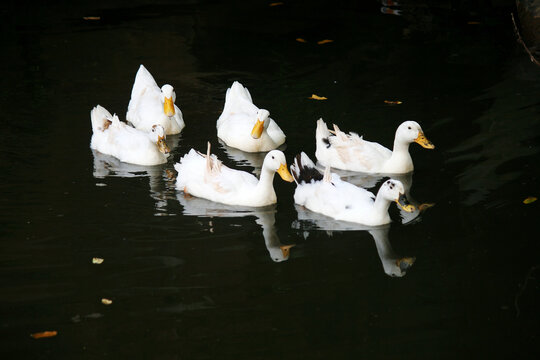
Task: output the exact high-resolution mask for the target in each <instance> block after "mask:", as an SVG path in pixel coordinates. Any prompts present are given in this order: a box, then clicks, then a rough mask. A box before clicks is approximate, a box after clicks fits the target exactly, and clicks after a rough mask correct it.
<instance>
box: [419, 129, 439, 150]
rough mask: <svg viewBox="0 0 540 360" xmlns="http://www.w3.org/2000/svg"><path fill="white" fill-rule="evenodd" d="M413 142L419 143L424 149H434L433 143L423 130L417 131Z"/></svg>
mask: <svg viewBox="0 0 540 360" xmlns="http://www.w3.org/2000/svg"><path fill="white" fill-rule="evenodd" d="M414 142H415V143H417V144H420V146H422V147H423V148H426V149H435V145H433V143H432V142H431V141H429V140H428V139H427V138H426V136H425V135H424V133H423V132H421V131H419V132H418V137H417V138H416V139H414Z"/></svg>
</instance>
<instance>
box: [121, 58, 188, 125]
mask: <svg viewBox="0 0 540 360" xmlns="http://www.w3.org/2000/svg"><path fill="white" fill-rule="evenodd" d="M175 101H176V93H175V92H174V89H173V87H172V86H171V85H169V84H165V85H163V86H162V87H161V88H160V87H159V86H158V85H157V83H156V81H155V80H154V78H153V77H152V75H151V74H150V72H148V70H146V68H145V67H144V66H143V65H141V66H140V67H139V70H138V71H137V75H136V76H135V82H134V83H133V89H132V90H131V100H130V101H129V105H128V111H127V114H126V119H127V121H129V122H130V123H131V124H133V126H134V127H136V128H137V129H140V130H144V131H150V130H151V129H152V126H154V125H156V124H157V125H161V126H162V127H163V129H165V134H167V135H173V134H178V133H180V132H181V131H182V129H183V128H184V126H185V124H184V119H183V117H182V112H181V111H180V109H179V108H178V106H176V105H175V104H174V102H175Z"/></svg>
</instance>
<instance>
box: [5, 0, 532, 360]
mask: <svg viewBox="0 0 540 360" xmlns="http://www.w3.org/2000/svg"><path fill="white" fill-rule="evenodd" d="M270 3H271V2H270V1H251V2H241V1H232V2H224V1H223V2H221V1H181V2H173V1H159V2H156V3H151V2H146V1H133V2H130V5H129V6H126V5H125V4H124V5H122V4H121V2H116V1H112V2H92V3H91V4H90V3H84V2H83V3H77V4H73V3H72V2H62V1H61V2H58V3H56V4H54V5H50V4H48V5H45V4H35V5H34V6H32V7H30V8H24V7H23V4H16V3H11V4H9V5H4V9H3V19H4V20H3V26H2V27H3V34H4V41H3V47H4V52H3V63H4V65H5V67H4V72H3V75H2V85H3V89H4V90H3V91H2V96H1V100H0V101H1V108H2V110H3V114H2V124H3V126H2V128H3V130H2V133H1V142H0V160H1V161H0V167H1V170H2V171H1V172H0V178H1V180H2V181H1V182H0V186H1V187H2V196H1V200H2V218H1V219H2V227H1V231H0V277H1V282H0V293H1V297H0V304H1V307H0V311H1V313H0V315H1V316H0V331H1V334H2V337H1V340H0V341H1V346H0V354H2V355H3V356H2V358H6V359H7V358H10V359H19V358H21V359H22V358H32V359H94V358H95V359H105V358H106V359H125V358H135V359H139V358H140V359H229V358H234V359H313V358H321V359H327V358H356V359H390V358H394V359H395V358H399V359H434V358H437V359H439V358H440V359H454V358H478V357H480V358H488V357H489V358H509V357H510V356H512V357H515V358H520V359H524V358H531V359H532V358H536V357H537V356H538V355H540V354H539V347H538V341H539V339H538V337H539V332H538V315H539V310H538V301H539V292H538V285H539V284H538V280H537V277H538V275H539V273H538V269H539V266H540V258H539V248H540V246H539V245H538V235H537V232H536V230H537V228H535V224H536V223H537V221H538V219H539V217H538V215H539V211H538V206H539V205H538V204H539V202H533V203H531V204H528V205H526V204H523V200H524V199H525V198H527V197H529V196H536V197H539V195H540V190H539V187H538V184H539V175H540V171H539V167H538V164H539V159H540V141H539V140H540V102H539V101H540V68H538V67H535V65H534V64H532V63H531V62H530V61H529V59H528V57H527V56H526V55H525V54H524V52H523V51H522V49H521V48H520V47H519V45H518V44H517V43H516V42H515V36H514V33H513V27H512V23H511V20H510V15H509V14H510V11H512V4H509V5H507V4H504V2H492V3H500V4H499V5H498V6H495V5H491V6H489V7H484V8H481V7H480V4H483V5H482V6H486V4H485V3H486V2H473V3H474V4H477V7H474V6H471V7H470V8H469V7H467V8H466V7H465V6H464V5H462V6H461V7H459V8H457V9H451V8H448V7H445V6H440V7H438V8H433V7H430V6H426V4H429V2H419V5H418V6H413V7H410V8H406V11H405V12H404V16H394V15H385V14H382V13H381V11H380V6H381V5H380V3H377V2H376V1H373V2H365V3H364V2H362V3H361V4H358V3H360V2H355V1H347V2H330V1H322V0H321V1H314V2H309V3H304V2H302V3H300V2H292V1H284V2H283V4H281V5H279V4H278V5H275V6H269V4H270ZM454 3H459V2H454ZM510 3H511V2H510ZM84 17H96V19H92V18H90V19H87V20H85V19H83V18H84ZM298 38H301V39H304V40H305V42H301V41H298V40H297V39H298ZM325 39H328V40H333V42H327V43H325V44H318V43H317V42H318V41H321V40H325ZM140 64H144V65H145V66H146V67H147V68H148V70H149V71H150V72H151V73H152V74H153V75H154V77H155V78H156V81H157V82H158V84H160V85H162V84H164V83H170V84H172V85H173V86H174V87H175V89H176V93H177V100H176V104H177V105H178V106H179V107H180V108H181V109H182V112H183V114H184V119H185V122H186V128H185V129H184V131H183V132H182V134H181V135H178V136H170V137H168V140H167V141H168V143H169V145H170V147H171V149H172V153H171V156H170V157H169V162H168V163H167V164H164V165H162V166H155V167H140V166H132V165H127V164H122V163H120V162H118V161H115V159H114V158H111V157H109V156H105V155H102V154H99V153H96V152H92V151H91V149H90V148H89V144H90V137H91V131H92V130H91V125H90V115H89V114H90V110H91V109H92V107H94V106H95V105H97V104H100V105H102V106H104V107H105V108H107V109H108V110H109V111H111V112H115V113H117V114H118V115H119V116H120V118H121V119H124V117H125V112H126V109H127V105H128V102H129V96H130V92H131V87H132V85H133V80H134V76H135V73H136V71H137V69H138V67H139V65H140ZM235 80H238V81H240V82H242V84H244V85H245V86H246V87H247V88H248V89H249V90H250V92H251V94H252V96H253V99H254V102H255V103H256V104H257V105H258V106H260V107H263V108H266V109H269V110H270V112H271V116H272V117H273V118H274V119H275V120H276V121H277V122H278V124H279V125H280V126H281V128H282V129H283V130H284V132H285V133H286V134H287V142H286V146H285V149H284V152H285V154H286V157H287V161H288V162H289V163H290V162H291V160H292V159H293V157H294V156H295V155H296V154H298V153H299V152H301V151H305V152H306V153H307V154H308V155H309V156H311V157H312V158H314V152H315V138H314V134H315V122H316V120H317V119H318V118H320V117H322V118H323V119H324V120H325V121H326V122H327V123H336V124H338V125H339V126H340V128H341V129H343V130H346V131H355V132H358V133H359V134H362V135H364V136H365V138H366V139H367V140H371V141H377V142H380V143H381V144H383V145H385V146H387V147H391V145H392V142H393V136H394V132H395V129H396V127H397V125H399V124H400V123H401V122H402V121H404V120H408V119H411V120H415V121H417V122H419V123H420V124H421V125H422V127H423V130H424V131H425V133H426V136H427V137H428V138H429V139H430V140H431V141H433V143H434V144H435V145H436V148H435V149H434V150H426V149H423V148H421V147H420V146H418V145H415V144H413V145H411V148H410V149H411V154H412V157H413V159H414V163H415V171H414V173H413V174H410V175H409V176H405V177H403V179H404V180H405V181H406V183H407V187H408V191H409V194H410V197H411V198H412V200H413V201H415V202H416V203H417V204H422V203H424V204H434V206H432V207H429V208H427V209H426V210H425V211H423V212H422V213H421V214H418V213H416V214H415V215H414V216H409V217H402V214H400V213H399V211H398V210H397V208H396V207H395V206H392V207H391V209H390V214H391V217H392V219H393V222H392V223H391V224H390V225H389V226H386V227H381V228H371V229H369V228H361V227H355V226H350V224H343V223H339V222H336V221H331V220H329V219H328V218H324V217H321V216H317V215H316V214H313V213H311V212H309V211H307V210H305V209H302V208H300V207H297V206H295V205H294V201H293V193H294V184H290V183H286V182H284V181H282V180H281V179H279V178H278V177H276V179H275V180H274V186H275V189H276V193H277V196H278V202H277V204H276V205H275V206H270V207H267V208H263V209H239V208H234V207H228V206H220V205H218V204H214V203H211V202H209V201H205V200H201V199H197V198H190V197H185V196H184V195H183V194H182V193H181V192H178V191H177V190H175V188H174V180H173V179H171V174H172V175H173V176H174V175H175V173H174V168H173V164H174V163H175V162H177V161H178V160H179V159H180V157H181V156H182V155H183V154H185V153H187V152H188V151H189V149H191V148H196V149H198V150H201V151H204V150H205V149H206V142H207V141H210V142H211V143H212V146H213V152H214V153H215V154H217V155H218V157H219V158H220V159H222V160H223V161H224V163H225V164H226V165H227V166H230V167H233V168H239V169H243V170H246V171H250V172H254V173H257V167H258V166H259V167H260V161H261V157H260V156H258V155H257V154H255V155H253V154H252V156H246V154H245V153H241V152H238V151H235V150H234V149H230V148H227V147H226V146H224V145H223V144H220V142H219V141H218V140H217V136H216V129H215V122H216V120H217V118H218V116H219V114H220V113H221V110H222V108H223V102H224V96H225V91H226V89H227V88H228V87H229V86H230V85H231V84H232V82H233V81H235ZM312 94H317V95H320V96H325V97H327V98H328V99H327V100H325V101H316V100H310V99H308V98H309V97H310V96H311V95H312ZM385 100H390V101H398V100H399V101H402V104H400V105H391V104H387V103H385ZM346 175H347V178H348V179H349V180H351V181H354V182H357V183H360V184H363V185H364V186H366V187H369V188H370V189H371V190H373V191H376V190H377V188H378V186H379V184H380V182H381V181H382V179H384V178H378V177H369V176H361V175H358V174H346ZM413 180H414V181H413ZM94 257H98V258H102V259H104V261H103V263H102V264H101V265H97V264H93V263H92V259H93V258H94ZM399 259H407V260H405V263H402V266H398V265H397V260H399ZM101 299H110V300H112V304H110V305H105V304H103V303H102V301H101ZM43 331H57V335H56V336H54V337H50V338H43V339H34V338H32V337H31V336H30V335H31V334H35V333H39V332H43Z"/></svg>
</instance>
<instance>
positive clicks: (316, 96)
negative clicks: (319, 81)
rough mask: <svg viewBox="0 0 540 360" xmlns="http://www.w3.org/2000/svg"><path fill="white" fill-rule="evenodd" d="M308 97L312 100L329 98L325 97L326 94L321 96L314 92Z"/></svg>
mask: <svg viewBox="0 0 540 360" xmlns="http://www.w3.org/2000/svg"><path fill="white" fill-rule="evenodd" d="M308 99H311V100H327V98H325V97H324V96H319V95H315V94H312V95H311V96H310V97H309V98H308Z"/></svg>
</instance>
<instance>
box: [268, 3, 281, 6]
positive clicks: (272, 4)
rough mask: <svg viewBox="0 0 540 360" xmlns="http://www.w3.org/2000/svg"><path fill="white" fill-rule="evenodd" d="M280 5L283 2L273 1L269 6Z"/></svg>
mask: <svg viewBox="0 0 540 360" xmlns="http://www.w3.org/2000/svg"><path fill="white" fill-rule="evenodd" d="M279 5H283V3H282V2H273V3H270V4H269V5H268V6H279Z"/></svg>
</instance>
